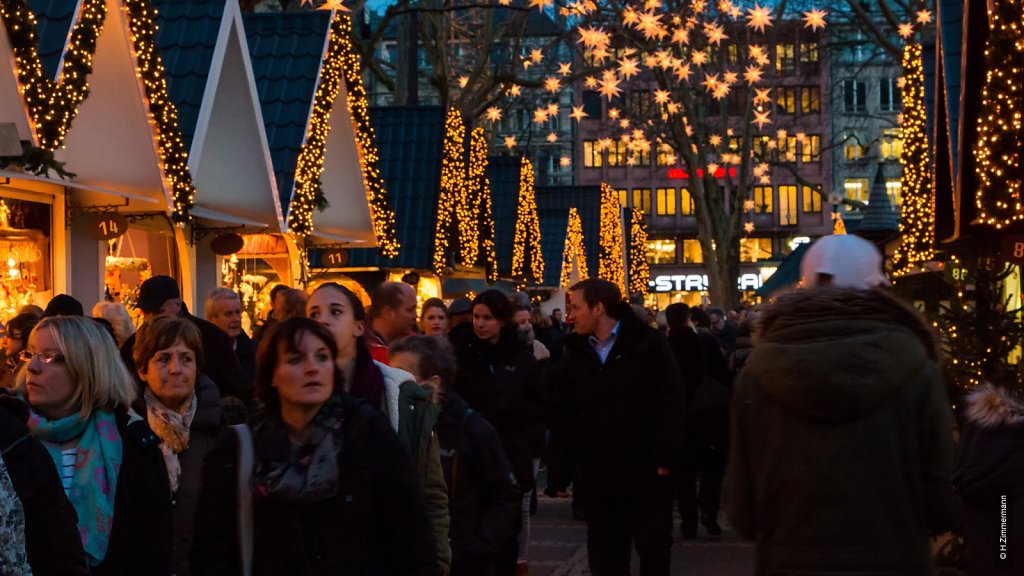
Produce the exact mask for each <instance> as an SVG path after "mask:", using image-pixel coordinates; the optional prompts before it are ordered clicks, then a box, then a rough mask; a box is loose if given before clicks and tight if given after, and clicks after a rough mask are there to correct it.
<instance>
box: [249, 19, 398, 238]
mask: <svg viewBox="0 0 1024 576" xmlns="http://www.w3.org/2000/svg"><path fill="white" fill-rule="evenodd" d="M243 19H244V23H245V35H246V38H247V40H248V43H249V56H250V58H251V60H252V71H253V75H254V76H255V80H256V90H257V92H258V93H259V98H260V108H261V110H262V112H263V124H264V126H265V127H266V131H267V143H268V144H269V146H270V156H271V160H272V161H273V164H274V175H275V176H276V177H277V189H278V192H279V194H280V198H281V206H282V207H283V208H284V209H285V212H287V207H288V205H289V203H290V202H291V197H292V188H293V187H294V180H295V166H296V164H297V162H298V160H299V151H300V149H301V148H302V141H303V139H304V138H305V136H306V123H307V120H308V119H309V111H310V108H311V106H312V103H313V96H314V94H315V92H316V81H317V77H318V76H319V73H320V63H321V59H322V58H323V53H324V43H325V42H326V39H327V34H328V32H329V29H330V12H326V11H322V10H316V11H298V12H276V13H261V14H256V13H248V14H244V15H243ZM403 250H404V246H403Z"/></svg>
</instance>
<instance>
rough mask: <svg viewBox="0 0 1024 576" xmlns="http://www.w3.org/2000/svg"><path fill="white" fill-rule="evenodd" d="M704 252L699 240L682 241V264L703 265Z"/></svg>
mask: <svg viewBox="0 0 1024 576" xmlns="http://www.w3.org/2000/svg"><path fill="white" fill-rule="evenodd" d="M703 263H704V252H703V251H702V250H701V249H700V240H683V264H703Z"/></svg>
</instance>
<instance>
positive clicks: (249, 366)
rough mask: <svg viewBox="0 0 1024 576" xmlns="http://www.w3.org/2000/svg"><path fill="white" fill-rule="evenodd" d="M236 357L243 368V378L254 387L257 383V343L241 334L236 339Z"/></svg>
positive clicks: (243, 333) (246, 335)
mask: <svg viewBox="0 0 1024 576" xmlns="http://www.w3.org/2000/svg"><path fill="white" fill-rule="evenodd" d="M235 357H236V358H238V364H239V366H241V368H242V376H244V377H245V380H246V382H249V383H250V384H252V385H255V383H256V341H255V340H253V339H252V338H249V335H248V334H246V333H245V332H241V333H240V334H239V335H238V338H235Z"/></svg>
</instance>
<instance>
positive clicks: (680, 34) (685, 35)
mask: <svg viewBox="0 0 1024 576" xmlns="http://www.w3.org/2000/svg"><path fill="white" fill-rule="evenodd" d="M672 43H673V44H678V45H680V46H685V45H687V44H689V43H690V31H689V30H687V29H685V28H676V29H675V30H673V31H672Z"/></svg>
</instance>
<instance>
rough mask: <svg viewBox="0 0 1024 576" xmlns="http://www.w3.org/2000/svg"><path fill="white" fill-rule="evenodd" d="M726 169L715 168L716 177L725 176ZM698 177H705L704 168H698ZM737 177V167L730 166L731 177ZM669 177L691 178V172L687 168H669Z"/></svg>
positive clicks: (671, 178) (670, 178) (676, 178)
mask: <svg viewBox="0 0 1024 576" xmlns="http://www.w3.org/2000/svg"><path fill="white" fill-rule="evenodd" d="M725 171H726V169H725V168H724V167H722V166H719V167H718V168H717V169H716V170H715V178H725ZM697 177H698V178H703V177H704V169H703V168H697ZM735 177H736V169H735V168H729V178H735ZM668 178H669V180H689V179H690V174H689V173H688V172H687V171H686V170H683V169H682V168H669V170H668Z"/></svg>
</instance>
